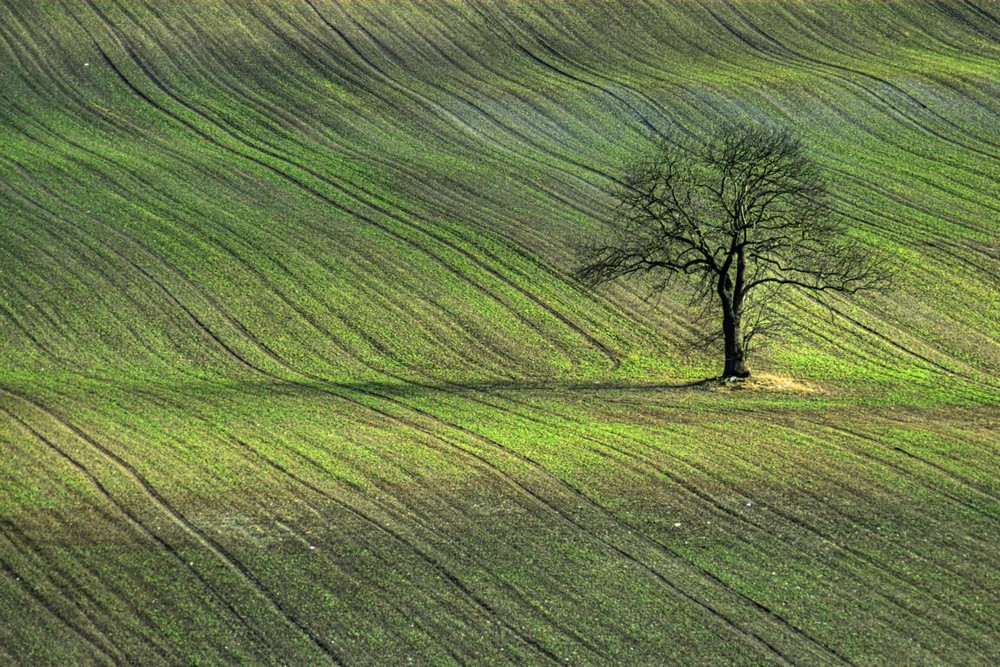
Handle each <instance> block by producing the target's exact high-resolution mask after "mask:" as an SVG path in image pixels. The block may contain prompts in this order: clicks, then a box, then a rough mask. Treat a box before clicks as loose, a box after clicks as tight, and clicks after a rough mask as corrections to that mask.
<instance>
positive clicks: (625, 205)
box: [577, 124, 889, 378]
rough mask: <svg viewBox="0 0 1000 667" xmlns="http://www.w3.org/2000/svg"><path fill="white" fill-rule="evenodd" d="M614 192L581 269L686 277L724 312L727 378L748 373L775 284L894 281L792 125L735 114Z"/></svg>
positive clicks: (660, 281) (672, 147)
mask: <svg viewBox="0 0 1000 667" xmlns="http://www.w3.org/2000/svg"><path fill="white" fill-rule="evenodd" d="M611 194H612V196H613V198H614V200H615V202H616V204H617V207H616V209H615V210H616V214H615V216H614V218H613V219H612V221H611V230H610V231H611V234H610V237H609V238H607V239H606V240H603V241H601V242H598V243H593V244H590V245H587V246H585V247H584V248H583V250H582V252H581V266H580V268H579V269H578V270H577V277H578V278H580V279H581V280H582V281H583V282H585V283H586V284H588V285H590V286H596V285H599V284H602V283H606V282H609V281H612V280H615V279H618V278H622V277H627V276H638V275H644V274H650V275H652V276H655V277H656V278H657V280H656V282H655V283H654V287H653V289H652V292H653V293H656V294H658V293H662V292H663V291H664V290H665V289H667V287H668V286H670V285H671V284H672V283H673V282H674V281H675V280H677V279H680V280H681V281H682V282H684V283H686V285H687V286H688V287H689V288H690V289H691V290H692V295H693V297H694V299H695V300H696V301H697V302H700V303H701V304H702V305H704V306H710V307H711V308H712V309H713V310H714V311H715V312H716V313H717V316H718V315H721V324H722V327H721V334H722V335H721V338H722V340H723V345H724V350H725V366H724V369H723V373H722V376H723V378H732V377H740V378H742V377H749V375H750V372H749V370H748V369H747V364H746V349H747V343H748V342H749V340H750V339H751V338H752V337H753V336H754V335H755V334H759V333H760V332H761V330H762V328H763V326H764V324H765V323H766V322H767V317H765V315H764V313H765V311H766V310H767V308H768V306H769V304H773V298H774V294H775V293H777V292H779V291H781V290H784V289H787V288H794V289H801V290H809V291H812V292H846V293H855V292H858V291H861V290H868V289H881V288H883V287H885V286H886V285H887V282H888V278H889V271H888V269H887V264H886V262H885V260H884V259H883V258H882V257H881V256H879V255H878V254H877V253H876V252H875V251H873V250H871V249H867V248H866V247H865V246H863V245H861V244H860V243H858V242H857V241H855V240H853V239H852V238H851V237H850V236H849V235H848V234H847V229H846V226H845V224H844V222H843V218H842V217H841V216H838V215H837V213H836V211H835V210H834V209H833V208H832V206H831V204H830V199H829V195H828V188H827V184H826V180H825V179H824V178H823V176H822V173H821V172H820V170H819V168H818V166H817V164H816V163H815V162H814V161H813V160H812V159H810V158H809V157H808V155H807V154H806V151H805V149H804V147H803V145H802V143H801V141H800V140H799V139H798V138H796V137H794V136H793V135H792V134H791V133H790V132H788V131H786V130H784V129H778V128H773V127H764V126H757V125H750V124H739V125H733V126H730V127H727V128H725V129H723V130H722V131H720V132H717V133H716V134H715V135H714V136H713V137H711V138H710V139H709V140H708V141H707V142H705V143H704V144H703V145H702V146H700V147H699V148H697V149H694V150H684V149H682V148H680V147H679V146H678V145H677V144H671V143H667V142H664V143H662V144H661V145H660V146H659V147H658V149H657V150H655V151H654V152H652V153H651V154H650V155H648V156H646V157H645V158H643V159H641V160H639V161H638V162H636V163H635V164H634V165H633V166H632V167H631V168H630V169H629V170H628V171H627V173H626V174H625V176H624V178H623V179H622V180H621V182H619V183H618V184H617V185H616V186H615V187H614V189H613V190H612V191H611ZM765 293H766V294H767V297H768V298H767V299H763V298H760V297H762V296H763V295H764V294H765Z"/></svg>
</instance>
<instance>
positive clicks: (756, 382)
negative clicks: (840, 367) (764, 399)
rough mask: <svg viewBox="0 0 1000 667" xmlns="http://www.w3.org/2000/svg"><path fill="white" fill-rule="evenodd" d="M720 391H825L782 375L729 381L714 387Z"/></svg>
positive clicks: (768, 374) (812, 384) (825, 391)
mask: <svg viewBox="0 0 1000 667" xmlns="http://www.w3.org/2000/svg"><path fill="white" fill-rule="evenodd" d="M715 389H717V390H721V391H739V390H749V391H783V392H789V393H796V394H825V393H827V390H826V389H825V388H824V387H822V386H820V385H818V384H815V383H813V382H807V381H805V380H798V379H796V378H792V377H787V376H784V375H773V374H771V373H760V374H759V375H753V376H751V377H748V378H746V379H742V380H735V379H734V380H729V381H726V382H720V383H718V384H716V385H715Z"/></svg>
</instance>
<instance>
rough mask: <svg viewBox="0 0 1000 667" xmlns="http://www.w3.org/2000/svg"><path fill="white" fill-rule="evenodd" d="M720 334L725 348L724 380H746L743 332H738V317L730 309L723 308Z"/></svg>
mask: <svg viewBox="0 0 1000 667" xmlns="http://www.w3.org/2000/svg"><path fill="white" fill-rule="evenodd" d="M722 333H723V338H724V340H725V346H726V366H725V368H724V369H723V371H722V377H723V379H725V378H748V377H750V371H749V370H747V362H746V354H745V353H744V352H743V332H742V331H740V316H739V315H738V314H736V313H734V312H733V310H732V308H727V307H723V310H722Z"/></svg>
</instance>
